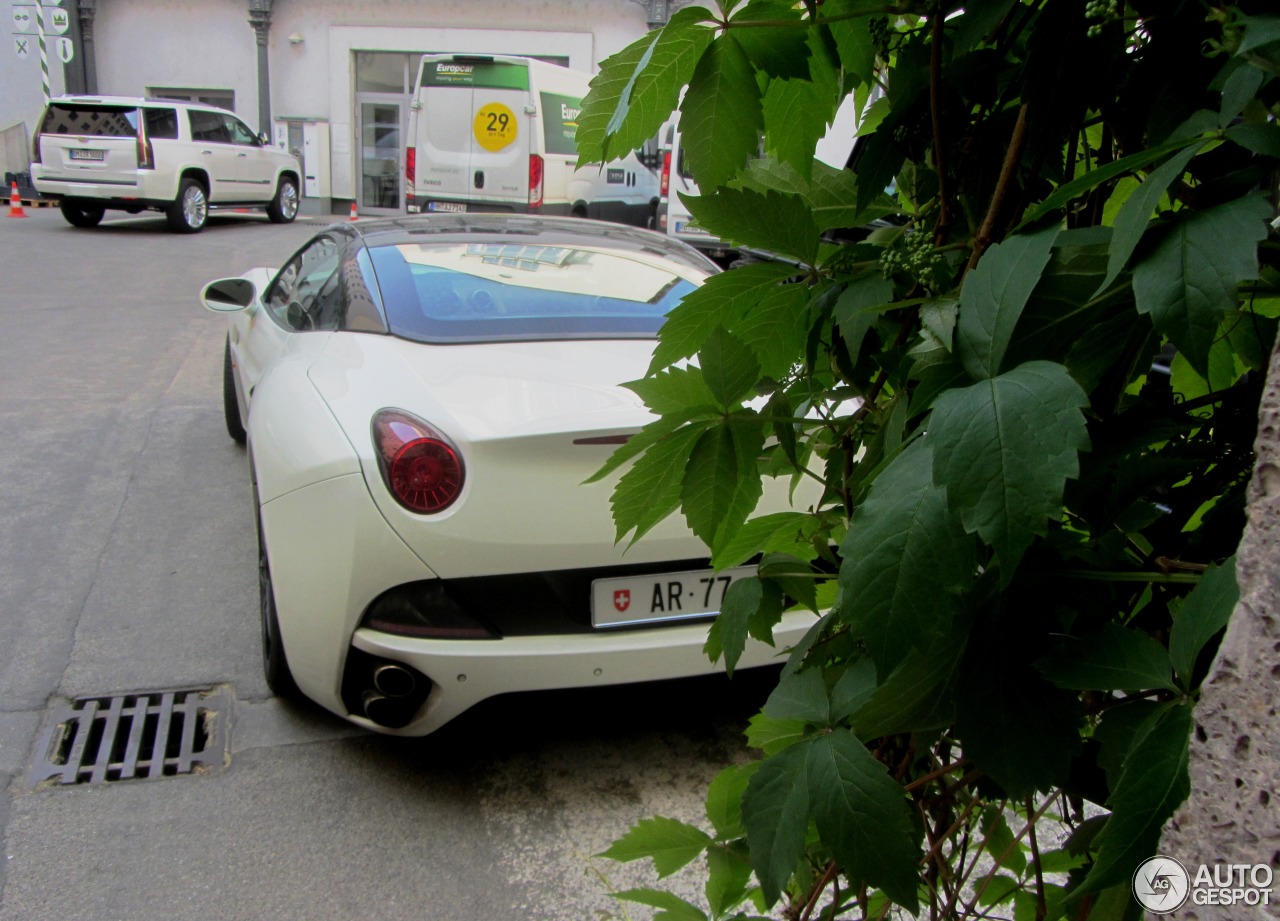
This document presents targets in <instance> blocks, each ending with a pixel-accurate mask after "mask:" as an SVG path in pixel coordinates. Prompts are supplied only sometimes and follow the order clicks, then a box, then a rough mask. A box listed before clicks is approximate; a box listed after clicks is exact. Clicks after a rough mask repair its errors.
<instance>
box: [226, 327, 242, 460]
mask: <svg viewBox="0 0 1280 921" xmlns="http://www.w3.org/2000/svg"><path fill="white" fill-rule="evenodd" d="M222 414H223V416H224V417H226V421H227V434H228V435H230V436H231V439H232V440H233V441H235V442H236V444H244V441H245V431H244V423H242V422H241V421H240V398H239V397H237V396H236V371H235V368H233V367H232V366H231V338H230V337H227V342H226V346H225V348H224V350H223V354H222Z"/></svg>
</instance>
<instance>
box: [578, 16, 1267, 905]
mask: <svg viewBox="0 0 1280 921" xmlns="http://www.w3.org/2000/svg"><path fill="white" fill-rule="evenodd" d="M1278 76H1280V17H1277V16H1276V15H1274V13H1271V12H1268V9H1267V5H1266V4H1261V3H1260V4H1256V5H1254V6H1250V5H1249V4H1247V3H1245V2H1244V0H1240V2H1239V3H1230V2H1228V3H1224V4H1222V5H1219V6H1214V5H1212V4H1210V3H1201V2H1188V0H1130V2H1124V0H1120V2H1117V0H1109V2H1108V0H1091V2H1088V3H1085V2H1082V0H971V2H967V3H965V4H964V6H963V8H961V6H960V4H959V3H958V2H956V0H931V2H914V0H899V2H896V3H884V2H880V0H805V2H802V3H792V2H786V0H748V2H745V3H735V2H732V0H726V2H725V3H724V4H722V5H720V6H718V7H716V8H714V9H711V8H703V7H687V8H685V9H682V10H680V11H679V12H678V13H676V14H675V15H674V16H672V17H671V19H670V21H669V22H668V23H667V24H666V25H665V26H664V27H663V28H662V29H661V30H659V31H655V32H653V33H650V34H649V35H647V36H646V37H645V38H643V39H642V40H640V41H638V42H636V43H635V44H633V45H631V46H630V47H628V48H626V49H625V50H623V51H622V52H620V53H618V54H616V55H614V56H613V57H611V58H609V59H608V60H607V61H605V62H604V65H603V67H602V70H601V72H600V74H599V75H598V76H597V78H596V79H595V81H594V82H593V84H592V90H591V95H590V96H589V97H588V99H587V100H586V103H585V105H584V108H583V111H582V115H581V119H580V125H579V130H578V140H579V148H580V153H581V156H582V159H583V160H584V161H601V162H603V161H605V160H608V159H609V158H610V157H612V156H616V155H617V154H618V153H619V152H621V151H625V150H629V149H632V148H634V147H637V146H639V144H640V143H641V142H642V141H643V140H644V139H645V138H648V137H650V136H652V135H654V134H655V133H656V132H658V130H659V128H660V127H661V126H662V125H663V124H664V121H665V120H666V119H667V118H668V117H669V116H670V115H671V113H672V112H673V111H676V110H677V109H678V111H679V120H680V121H679V124H680V130H681V132H682V139H683V145H684V149H685V152H686V160H685V162H686V165H687V166H688V167H689V168H690V169H691V170H692V173H693V176H694V178H695V179H696V181H697V183H698V186H699V187H700V189H701V192H700V194H699V195H698V196H697V197H690V198H687V199H686V203H687V205H688V207H689V210H690V212H691V213H692V214H693V215H694V217H695V218H696V220H697V222H698V223H699V224H700V225H702V226H703V227H704V228H705V229H706V230H707V231H709V232H710V233H712V234H714V235H716V236H718V237H721V238H723V239H725V240H727V241H731V242H732V243H733V244H735V245H736V246H738V247H742V248H743V249H744V251H765V252H767V253H769V254H771V258H769V259H764V260H760V261H756V262H753V263H751V264H747V265H743V266H740V267H736V268H733V269H731V270H730V271H728V272H725V273H723V274H721V275H717V276H715V277H713V278H712V279H711V280H710V281H709V282H708V283H707V284H706V285H705V286H704V287H703V288H701V289H700V290H699V291H697V292H696V293H694V294H692V295H690V296H689V297H688V298H686V299H685V300H684V302H683V303H682V304H681V305H680V306H678V307H677V308H676V309H675V310H673V311H672V313H671V314H670V316H669V318H668V321H667V323H666V325H665V326H664V328H663V330H662V333H661V338H660V341H659V344H658V347H657V350H656V352H655V356H654V360H653V363H652V366H651V367H650V368H649V372H648V375H647V376H646V377H645V378H644V379H643V380H640V381H636V382H633V383H632V384H630V385H629V386H630V387H631V388H632V389H633V390H634V391H635V392H636V393H637V394H638V395H639V396H640V397H641V398H642V399H643V400H644V402H645V403H646V405H647V406H649V407H650V408H651V409H652V410H653V412H654V414H655V416H656V420H655V421H654V422H652V423H651V424H650V425H648V426H647V427H646V428H645V429H644V430H643V431H642V432H641V433H640V434H638V435H637V436H635V437H634V438H632V439H631V441H630V442H629V443H628V444H627V445H626V446H624V447H623V448H621V449H620V450H619V451H618V452H617V453H616V454H615V455H614V457H613V458H612V459H611V460H610V462H609V463H608V464H607V465H606V467H605V468H603V469H602V470H601V471H600V473H599V474H598V476H600V477H603V476H615V477H618V479H617V485H616V489H615V491H614V495H613V508H614V516H615V520H616V523H617V529H618V537H619V540H623V541H625V540H636V539H642V537H643V535H644V534H645V532H646V531H648V530H649V529H650V528H651V527H652V526H653V525H654V524H655V523H657V522H658V521H659V520H661V519H662V518H664V517H666V516H668V515H671V514H676V513H678V514H682V515H683V516H684V518H685V519H686V521H687V522H688V525H689V527H690V528H691V529H692V530H693V531H694V532H695V533H696V534H697V535H699V536H700V537H701V538H702V539H703V540H705V542H706V543H707V544H708V545H709V547H710V550H711V556H712V559H713V561H714V564H715V565H716V566H717V567H720V568H724V567H730V566H735V565H739V564H741V563H743V562H744V561H747V560H751V559H757V558H758V559H759V575H758V577H756V578H754V579H749V580H746V581H744V582H741V583H739V584H735V585H734V586H733V589H732V590H731V591H730V593H729V596H728V597H727V598H726V600H725V604H724V607H723V610H722V612H721V614H720V616H719V618H718V619H717V621H716V622H715V624H714V626H713V628H712V630H711V634H710V638H709V641H708V653H709V654H710V655H711V656H712V657H713V658H714V659H722V660H723V662H724V665H725V667H726V668H727V669H728V670H729V671H730V672H732V670H733V668H734V666H735V664H736V663H737V662H738V661H739V657H740V656H741V653H742V651H743V649H744V647H745V644H746V643H747V642H752V641H756V640H763V641H769V640H770V638H771V632H772V629H773V627H774V626H775V625H776V624H777V623H778V620H779V618H780V617H781V614H782V611H783V609H784V607H785V606H790V605H802V606H805V607H808V608H810V609H812V610H813V611H814V613H815V615H817V617H816V619H815V624H814V627H813V629H812V630H811V631H810V632H809V633H808V635H807V636H806V637H805V639H804V640H803V642H801V643H800V644H799V645H798V646H797V647H796V648H794V649H791V650H789V654H788V656H787V658H786V666H785V668H784V670H783V672H782V675H781V678H780V681H779V684H778V687H777V689H776V691H775V692H774V693H773V694H772V696H771V697H770V698H769V700H768V702H767V703H766V705H765V706H764V708H763V711H762V712H761V713H760V714H759V715H758V716H757V717H755V719H754V720H753V721H752V723H751V725H750V728H749V730H748V739H749V741H750V743H751V744H752V745H753V746H754V747H755V748H757V749H759V750H760V753H761V757H760V758H759V759H757V760H755V761H752V762H751V763H749V764H747V765H745V766H743V765H738V766H733V767H730V768H728V769H726V770H725V771H724V772H723V773H722V774H720V775H719V777H717V778H716V780H715V781H714V782H713V783H712V784H711V786H710V788H709V790H708V796H707V820H708V824H707V825H706V826H705V827H704V828H698V827H694V826H691V825H688V824H686V823H682V822H677V821H675V820H672V819H663V818H652V819H646V820H643V821H641V822H640V823H639V824H637V825H636V826H635V827H634V828H632V829H631V830H630V831H629V832H627V833H626V834H625V835H623V836H622V837H621V838H620V839H619V840H618V841H617V842H616V843H615V844H614V845H613V847H612V848H610V850H609V851H607V852H606V856H609V857H612V858H615V859H618V860H630V859H637V858H651V859H652V860H653V863H654V866H655V867H656V869H657V871H658V873H659V874H660V876H665V875H667V874H670V873H672V872H674V871H676V870H678V869H680V868H681V867H684V866H686V865H688V864H689V863H691V862H692V861H694V860H698V859H702V860H705V878H706V903H705V905H703V906H695V905H693V904H691V903H689V902H687V901H685V900H683V899H680V898H678V897H677V896H675V895H674V894H672V893H671V892H668V891H664V890H662V889H639V890H630V891H628V892H625V893H620V896H621V897H622V898H624V899H629V900H631V901H634V902H638V903H642V904H646V905H651V906H654V907H656V908H657V909H659V914H658V916H659V917H661V918H670V919H706V918H713V919H721V918H740V917H751V916H754V913H761V912H766V911H773V912H778V913H781V915H782V916H784V917H786V918H795V919H801V918H810V917H814V918H817V917H822V918H837V917H838V918H854V917H859V918H861V917H885V916H891V915H893V914H895V913H897V912H901V911H903V910H905V911H907V912H910V913H913V914H919V913H926V914H927V915H928V916H930V917H934V918H960V917H979V916H989V915H993V914H994V915H995V916H998V917H1016V918H1018V919H1024V918H1025V919H1043V918H1050V919H1053V918H1072V919H1076V918H1090V917H1092V918H1112V917H1114V918H1120V917H1125V916H1126V915H1130V916H1131V915H1132V913H1133V911H1134V910H1135V907H1136V905H1135V903H1134V902H1133V900H1132V898H1131V896H1130V893H1129V886H1130V879H1131V876H1132V874H1133V872H1134V869H1135V867H1136V865H1137V864H1138V863H1139V862H1140V861H1141V860H1143V859H1145V858H1146V857H1148V856H1150V855H1152V854H1153V853H1155V852H1156V850H1157V844H1158V841H1159V836H1160V831H1161V827H1162V825H1163V823H1164V822H1165V821H1166V820H1167V819H1168V818H1169V816H1170V815H1171V814H1172V812H1173V810H1174V809H1175V808H1176V807H1177V806H1178V805H1179V803H1180V802H1181V801H1182V800H1183V799H1184V798H1185V797H1186V795H1187V793H1188V790H1189V780H1188V775H1187V753H1188V747H1189V744H1190V738H1191V734H1192V730H1193V725H1194V724H1193V719H1192V713H1193V708H1194V706H1195V703H1196V699H1197V695H1198V688H1199V686H1200V683H1201V681H1202V680H1203V678H1204V676H1205V673H1206V671H1207V668H1208V665H1209V662H1210V660H1211V658H1212V655H1213V653H1214V651H1215V650H1216V647H1217V642H1218V640H1219V638H1220V636H1221V634H1222V631H1223V629H1224V628H1225V625H1226V622H1227V619H1228V617H1229V615H1230V612H1231V610H1232V608H1233V606H1234V604H1235V601H1236V598H1237V589H1236V584H1235V578H1234V567H1233V553H1234V551H1235V547H1236V545H1237V543H1238V541H1239V538H1240V535H1241V532H1242V529H1243V525H1244V488H1245V485H1246V482H1247V479H1248V476H1249V474H1250V470H1251V462H1252V453H1251V445H1252V443H1253V436H1254V432H1255V428H1256V424H1257V408H1258V401H1259V397H1260V394H1261V389H1262V374H1263V372H1264V371H1265V365H1266V359H1267V356H1268V355H1269V354H1270V350H1271V348H1272V346H1273V345H1274V342H1275V336H1276V329H1277V317H1278V316H1280V288H1278V285H1277V282H1280V273H1278V272H1277V271H1276V269H1275V268H1274V267H1273V266H1272V263H1274V262H1275V261H1276V250H1275V248H1274V243H1272V242H1269V241H1268V221H1269V220H1270V219H1271V218H1272V217H1273V216H1274V208H1273V206H1272V204H1271V200H1270V199H1271V194H1270V193H1271V192H1272V191H1273V189H1272V187H1271V183H1272V181H1273V179H1272V177H1273V176H1274V171H1275V167H1276V165H1277V161H1278V160H1280V127H1278V126H1277V124H1276V123H1275V121H1274V117H1273V116H1274V115H1275V114H1276V113H1277V112H1278V111H1280V106H1278V105H1277V101H1278V100H1280V79H1277V77H1278ZM682 91H683V95H682ZM850 94H853V95H854V97H855V99H856V101H857V103H858V105H859V107H860V108H862V109H864V110H865V115H864V117H863V119H862V123H861V136H860V138H859V144H858V148H857V150H856V152H855V156H854V161H853V163H852V168H850V169H844V170H837V169H833V168H831V167H829V166H826V165H825V164H823V163H821V162H818V161H817V160H815V156H814V151H815V145H816V143H817V141H818V139H819V138H820V137H821V136H822V135H823V133H824V131H825V130H826V128H827V125H828V123H829V122H830V120H831V119H832V117H833V116H834V114H835V112H836V110H837V107H838V106H839V105H840V104H841V102H842V101H843V100H844V99H845V98H846V97H847V96H849V95H850ZM859 228H862V229H861V230H859ZM620 471H621V473H620V475H619V472H620ZM765 477H775V478H776V477H780V478H790V479H791V480H792V481H793V485H795V486H796V487H797V489H798V490H799V488H800V487H802V486H803V484H805V483H812V482H815V481H816V482H817V483H818V484H819V486H820V489H819V490H818V492H820V498H818V499H816V500H815V501H814V502H813V504H812V505H811V506H807V507H802V508H797V509H796V510H794V511H791V512H784V513H773V514H767V515H757V514H756V513H755V508H756V505H757V502H758V500H759V498H760V496H761V492H762V485H761V484H762V481H763V478H765ZM799 494H801V491H798V492H797V495H799ZM752 638H754V639H752ZM1051 819H1052V820H1056V821H1058V822H1062V823H1065V825H1066V831H1067V833H1068V834H1069V837H1067V838H1066V840H1065V843H1063V842H1061V841H1058V840H1055V841H1049V840H1047V835H1046V833H1045V829H1046V827H1047V825H1046V823H1048V822H1049V821H1050V820H1051Z"/></svg>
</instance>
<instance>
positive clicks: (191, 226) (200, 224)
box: [165, 179, 209, 233]
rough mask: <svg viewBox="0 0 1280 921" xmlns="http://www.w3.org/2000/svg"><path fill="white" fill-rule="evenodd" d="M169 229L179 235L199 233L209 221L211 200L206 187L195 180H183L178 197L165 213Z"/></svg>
mask: <svg viewBox="0 0 1280 921" xmlns="http://www.w3.org/2000/svg"><path fill="white" fill-rule="evenodd" d="M165 217H167V218H168V219H169V229H170V230H173V231H175V232H177V233H199V232H200V231H201V230H202V229H203V228H204V224H205V221H207V220H208V219H209V198H208V196H207V195H206V194H205V191H204V186H202V185H201V184H200V183H199V182H197V181H196V180H194V179H183V180H182V184H181V185H179V186H178V197H177V198H175V199H174V200H173V203H172V204H170V205H169V208H168V210H167V211H166V212H165Z"/></svg>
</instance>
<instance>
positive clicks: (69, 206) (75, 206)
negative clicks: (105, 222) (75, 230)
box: [59, 198, 107, 228]
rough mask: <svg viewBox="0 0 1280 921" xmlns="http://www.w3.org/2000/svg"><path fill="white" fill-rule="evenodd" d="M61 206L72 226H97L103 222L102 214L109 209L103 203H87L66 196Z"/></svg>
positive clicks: (63, 213)
mask: <svg viewBox="0 0 1280 921" xmlns="http://www.w3.org/2000/svg"><path fill="white" fill-rule="evenodd" d="M59 208H60V210H61V211H62V216H63V217H64V218H66V219H67V223H68V224H70V225H71V226H72V227H85V228H88V227H97V226H98V224H100V223H101V222H102V216H103V215H104V214H106V213H107V209H106V208H103V207H102V206H101V205H85V204H81V203H80V202H74V201H68V200H67V199H65V198H64V199H63V200H62V204H61V205H60V206H59Z"/></svg>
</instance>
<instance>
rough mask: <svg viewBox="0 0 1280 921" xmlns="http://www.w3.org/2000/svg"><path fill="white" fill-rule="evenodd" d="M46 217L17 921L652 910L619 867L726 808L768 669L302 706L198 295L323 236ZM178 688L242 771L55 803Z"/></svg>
mask: <svg viewBox="0 0 1280 921" xmlns="http://www.w3.org/2000/svg"><path fill="white" fill-rule="evenodd" d="M26 213H27V215H28V217H27V218H26V219H22V220H20V219H16V218H5V217H0V260H3V261H2V263H0V279H2V282H0V330H2V332H0V780H2V781H3V789H4V795H3V797H0V830H2V833H3V855H4V859H3V861H0V921H39V919H59V921H74V919H90V921H116V919H120V921H126V919H127V921H148V919H157V921H159V919H164V921H176V919H207V918H217V919H220V921H235V919H245V921H249V919H277V918H280V919H284V918H287V919H355V918H360V919H365V918H370V919H373V918H376V919H379V921H393V919H400V918H405V919H408V918H413V919H432V921H453V919H457V921H476V919H488V921H502V919H548V921H558V919H566V921H586V919H608V918H625V917H630V918H632V919H636V921H638V919H641V918H646V917H648V914H647V910H645V909H638V908H635V907H632V908H630V909H628V911H627V912H624V911H623V910H622V909H621V908H620V907H619V906H618V905H617V903H615V902H614V901H613V900H612V899H610V898H609V896H608V894H607V891H608V886H609V884H612V885H614V886H616V887H617V888H627V887H630V886H636V885H650V884H652V883H653V882H654V875H653V872H652V870H651V869H650V868H649V867H648V866H647V865H643V864H633V865H628V866H621V865H617V864H612V863H610V862H608V861H603V860H599V859H593V858H592V856H591V855H593V854H596V853H598V852H599V851H601V850H603V849H604V848H605V847H607V846H608V844H609V843H610V842H611V841H612V840H613V839H614V838H615V837H617V836H619V835H620V834H622V833H623V832H624V831H625V830H626V828H627V826H628V825H629V824H630V823H631V822H633V821H635V820H636V819H639V818H642V817H645V816H649V815H654V814H663V815H671V816H676V817H679V818H683V819H685V820H687V821H695V822H696V821H698V820H699V819H700V818H701V812H702V793H703V790H704V788H705V785H706V783H707V781H708V780H710V778H711V777H713V776H714V775H715V773H716V771H717V770H718V769H719V768H720V767H721V766H723V765H725V764H727V763H729V762H732V761H739V760H743V759H745V758H746V757H748V755H747V752H746V751H745V749H744V748H743V745H742V736H741V732H742V729H743V728H744V727H745V723H746V719H747V718H748V717H749V715H750V714H751V713H752V712H754V709H755V708H756V707H758V706H759V704H760V702H761V701H762V700H763V697H764V695H765V694H766V693H767V690H768V686H769V680H768V677H767V676H763V677H762V676H759V675H758V674H757V675H755V676H751V675H747V674H743V675H740V676H739V677H738V678H735V680H734V682H733V684H732V686H731V685H730V684H729V683H728V682H726V681H725V680H723V679H722V678H715V679H706V680H701V679H700V680H693V681H682V682H669V683H665V684H654V685H644V686H636V687H630V688H613V689H595V690H592V691H566V692H556V693H549V694H530V695H513V696H510V697H506V698H501V699H497V700H493V701H488V702H486V703H484V704H482V705H480V706H479V707H476V708H474V709H473V710H471V711H470V712H468V713H467V714H465V715H463V716H462V717H461V718H459V719H458V720H456V721H454V722H453V723H452V724H450V725H449V726H447V727H446V728H445V729H444V730H442V731H441V732H439V733H437V734H436V735H434V736H430V737H428V738H426V739H421V740H397V739H390V738H386V737H381V736H375V735H370V734H366V733H364V732H362V731H359V730H356V729H354V728H353V727H350V726H348V725H347V724H345V723H343V722H341V721H339V720H337V719H334V718H332V717H329V716H328V715H326V714H324V713H322V712H320V711H318V710H314V709H309V708H297V707H290V706H287V705H284V704H281V703H280V702H278V701H276V700H275V699H273V698H272V697H271V696H270V694H269V692H268V691H267V688H266V685H265V683H264V681H263V678H262V674H261V669H260V656H259V648H258V629H259V628H258V612H257V581H256V571H255V547H254V537H253V518H252V512H251V508H250V493H249V487H248V479H247V473H246V464H245V456H244V451H243V450H242V449H241V448H239V447H237V446H236V445H235V444H234V443H233V442H231V440H230V439H228V438H227V436H226V434H225V431H224V429H223V423H222V415H221V413H222V409H221V402H220V401H221V389H220V387H221V361H222V343H223V335H224V328H225V321H223V320H221V319H220V318H218V317H216V316H214V315H213V314H210V313H207V312H206V311H204V310H203V309H202V308H201V307H200V305H199V302H198V300H197V292H198V290H199V288H200V286H201V285H202V284H203V283H204V282H206V281H208V280H211V279H213V278H218V277H222V276H226V275H238V274H240V273H241V272H243V271H244V270H246V269H248V268H250V267H252V266H254V265H271V264H276V263H278V262H279V261H281V260H283V259H284V258H285V257H287V256H288V255H289V254H290V253H291V252H293V251H294V250H295V249H296V248H297V247H298V246H299V245H300V244H301V243H302V242H303V240H304V239H305V238H306V237H307V236H309V235H310V233H312V232H313V231H314V230H315V229H316V228H317V227H319V226H321V223H322V222H321V221H319V219H311V220H308V219H301V220H299V221H298V222H297V223H296V224H294V225H291V226H284V227H278V226H275V225H271V224H269V223H267V222H266V219H265V218H264V217H262V216H260V215H228V216H225V217H224V216H217V215H215V216H214V217H213V218H212V219H211V220H210V222H209V226H208V227H207V228H206V230H205V231H204V232H203V233H201V234H199V235H196V236H179V235H175V234H170V233H168V232H166V231H165V228H164V221H163V218H162V217H160V216H159V215H154V216H146V215H142V216H138V217H128V216H126V215H123V214H117V215H114V216H112V215H111V214H110V213H109V215H108V218H107V220H105V221H104V222H103V224H102V225H101V226H100V227H99V228H97V229H95V230H91V231H85V230H75V229H73V228H71V227H70V226H69V225H67V224H66V223H65V222H64V221H63V220H62V217H61V215H60V214H59V213H58V212H57V211H56V210H55V209H51V208H41V209H34V208H28V209H26ZM177 688H221V689H222V691H223V694H224V695H225V696H226V697H228V698H230V699H231V700H232V704H231V706H230V708H229V711H228V713H227V714H226V715H225V719H226V723H225V724H224V725H228V727H229V736H228V739H229V744H228V756H227V758H226V759H225V763H224V765H223V766H222V767H221V768H220V769H219V770H215V771H210V772H207V773H199V774H192V775H186V776H175V777H165V778H160V779H154V780H129V781H112V782H106V783H98V784H80V785H72V786H50V785H44V786H33V784H32V783H31V776H32V771H33V768H34V766H35V765H36V764H38V763H41V762H43V761H44V760H45V759H46V757H47V753H45V752H42V751H40V750H38V749H39V743H40V742H41V740H42V739H43V738H44V737H45V735H46V734H47V733H48V732H49V731H50V730H51V729H52V727H53V725H54V723H55V722H56V720H55V718H54V713H55V712H56V710H57V709H58V708H59V707H61V706H66V705H67V704H68V702H69V701H71V700H73V699H77V698H84V697H105V696H112V695H121V694H128V693H134V692H141V691H152V690H165V689H177ZM702 824H703V825H704V826H705V825H706V822H705V819H703V821H702ZM606 879H607V880H608V882H607V883H606V882H605V880H606ZM677 887H678V888H679V889H680V890H681V891H682V892H683V893H684V894H685V895H686V896H689V897H693V898H697V896H698V892H699V890H700V882H699V880H698V879H697V878H696V877H689V876H687V875H686V876H685V877H683V878H681V877H677Z"/></svg>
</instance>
